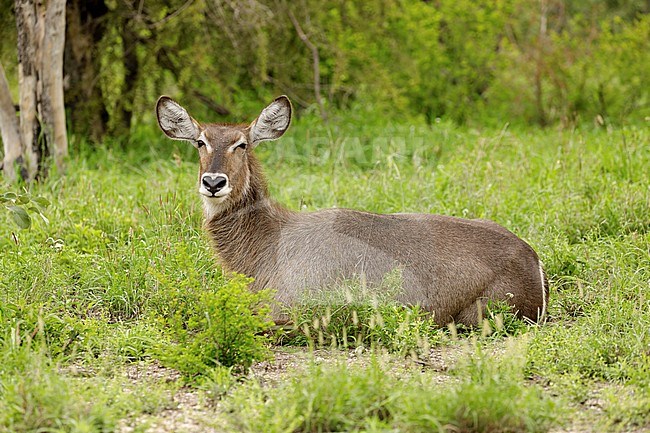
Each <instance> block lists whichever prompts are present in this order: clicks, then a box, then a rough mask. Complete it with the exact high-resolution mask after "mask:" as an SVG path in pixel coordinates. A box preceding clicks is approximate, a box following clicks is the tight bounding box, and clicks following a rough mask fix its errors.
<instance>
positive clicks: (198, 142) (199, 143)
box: [196, 138, 205, 149]
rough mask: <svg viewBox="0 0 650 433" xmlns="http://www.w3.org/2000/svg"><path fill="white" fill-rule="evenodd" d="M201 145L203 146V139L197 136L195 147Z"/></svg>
mask: <svg viewBox="0 0 650 433" xmlns="http://www.w3.org/2000/svg"><path fill="white" fill-rule="evenodd" d="M203 146H205V141H203V140H201V139H200V138H199V139H198V140H196V147H197V148H199V149H200V148H202V147H203Z"/></svg>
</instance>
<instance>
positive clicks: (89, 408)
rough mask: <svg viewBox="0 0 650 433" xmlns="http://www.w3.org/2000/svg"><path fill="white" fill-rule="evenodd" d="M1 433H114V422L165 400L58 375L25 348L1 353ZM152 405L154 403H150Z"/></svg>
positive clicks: (110, 383) (121, 385)
mask: <svg viewBox="0 0 650 433" xmlns="http://www.w3.org/2000/svg"><path fill="white" fill-rule="evenodd" d="M0 364H1V365H2V369H0V384H1V386H0V431H3V432H13V433H23V432H24V433H27V432H35V431H57V432H58V431H61V432H92V433H95V432H96V433H101V432H108V431H114V430H115V428H116V426H117V424H118V421H119V420H120V419H121V418H123V417H125V416H127V415H129V414H131V413H137V412H138V411H140V410H142V409H143V408H144V407H145V406H148V410H151V411H152V412H155V411H156V410H159V409H161V408H162V407H164V404H166V403H165V402H164V400H160V399H158V402H156V403H154V402H155V400H156V399H157V398H158V397H156V396H155V395H154V394H155V392H154V391H152V390H129V391H126V385H125V384H124V383H119V382H118V381H116V380H111V379H102V380H101V381H85V382H79V381H78V380H75V379H71V378H69V377H64V376H61V375H60V374H59V373H58V372H57V367H56V365H53V363H52V362H51V361H50V359H48V358H47V357H46V356H44V355H43V354H42V353H41V352H39V351H38V349H36V350H30V347H29V345H26V346H23V347H11V345H10V344H8V343H7V342H5V343H4V344H3V345H2V350H0ZM152 403H153V404H152Z"/></svg>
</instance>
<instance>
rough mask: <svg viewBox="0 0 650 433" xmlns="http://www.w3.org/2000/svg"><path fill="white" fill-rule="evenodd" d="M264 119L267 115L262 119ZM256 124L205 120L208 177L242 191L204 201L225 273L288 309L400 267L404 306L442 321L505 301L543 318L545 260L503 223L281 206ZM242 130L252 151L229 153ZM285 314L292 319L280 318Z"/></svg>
mask: <svg viewBox="0 0 650 433" xmlns="http://www.w3.org/2000/svg"><path fill="white" fill-rule="evenodd" d="M276 101H277V100H276ZM287 103H288V100H287ZM270 107H271V106H270ZM263 114H264V112H263ZM272 114H275V113H272ZM159 117H160V114H159ZM260 119H261V120H260ZM272 120H273V119H272ZM262 121H265V118H262V115H261V116H260V118H258V120H256V122H262ZM256 122H254V123H253V124H251V125H250V126H247V125H220V124H206V125H200V124H198V122H197V125H198V128H199V131H200V132H201V133H202V137H205V138H206V139H207V140H209V142H210V145H211V148H213V151H212V153H209V152H208V150H207V149H206V147H207V146H205V147H202V148H200V149H199V154H200V176H201V175H202V174H203V173H205V172H219V173H225V174H227V176H228V178H229V180H230V186H231V187H232V192H230V194H228V196H227V197H226V198H225V200H223V201H221V202H220V203H219V204H218V205H213V204H212V201H211V200H213V199H211V198H204V205H205V213H206V221H205V227H206V229H207V231H208V233H209V234H210V237H211V239H212V242H213V245H214V248H215V250H216V252H217V255H218V257H219V259H220V261H221V264H222V265H223V267H224V268H225V269H227V270H229V271H234V272H238V273H242V274H245V275H248V276H250V277H253V278H254V279H255V281H254V283H253V284H252V289H253V290H258V289H261V288H265V287H271V288H274V289H276V290H277V300H278V301H279V302H280V303H282V304H287V305H292V304H296V303H299V302H301V301H302V300H304V299H305V297H308V296H309V295H310V293H312V292H314V291H317V290H328V289H330V288H332V287H334V286H335V285H336V284H337V282H340V281H341V280H342V279H352V278H358V277H360V276H362V277H363V278H364V279H365V280H366V281H367V282H368V283H369V285H370V287H373V286H377V285H378V283H380V282H381V281H382V279H383V278H384V276H385V275H386V274H388V273H390V272H391V271H393V270H395V269H396V268H397V269H400V271H401V275H402V285H403V287H402V291H401V293H399V294H397V295H396V298H397V300H398V301H399V302H401V303H403V304H406V305H420V306H421V307H423V308H425V309H426V310H428V311H431V312H433V313H434V314H435V320H436V321H437V322H438V323H439V324H445V323H448V322H451V321H455V322H458V323H463V324H469V325H475V324H477V323H478V320H479V315H480V314H481V312H480V310H482V309H483V308H484V307H485V305H486V304H487V302H488V301H489V300H502V301H505V302H507V303H509V304H510V305H512V306H513V308H514V309H515V310H516V311H517V312H518V314H519V315H520V316H523V317H526V318H528V319H530V320H532V321H538V320H540V319H541V315H542V313H543V312H544V311H545V309H546V300H548V286H547V284H546V282H545V277H544V275H543V274H541V275H540V270H541V267H540V263H539V259H538V257H537V254H536V253H535V251H533V249H532V248H531V247H530V246H528V245H527V244H526V243H525V242H524V241H522V240H521V239H519V238H518V237H517V236H515V235H514V234H513V233H511V232H510V231H508V230H506V229H505V228H503V227H502V226H500V225H498V224H496V223H494V222H491V221H485V220H466V219H460V218H452V217H447V216H440V215H429V214H392V215H379V214H373V213H367V212H360V211H355V210H349V209H329V210H323V211H318V212H311V213H301V212H292V211H289V210H287V209H286V208H284V207H282V206H281V205H279V204H277V203H275V202H273V201H272V200H271V199H270V198H269V196H268V189H267V186H266V181H265V178H264V175H263V172H262V168H261V166H260V164H259V162H258V161H257V159H256V158H255V156H254V155H253V153H252V149H253V148H254V147H255V146H256V145H257V142H250V141H251V138H252V137H253V136H254V135H253V132H251V129H252V128H255V124H256ZM161 127H162V126H161ZM286 127H288V123H287V124H286V126H284V128H285V129H283V130H282V131H280V132H279V135H282V133H283V132H284V130H286ZM264 133H267V134H268V130H265V131H264ZM242 134H243V135H244V136H245V137H246V138H247V140H248V141H249V143H248V145H247V147H246V149H239V148H237V149H235V150H234V151H233V152H229V151H228V149H230V148H231V147H232V146H233V145H235V144H236V143H237V140H240V139H241V136H242ZM168 135H169V134H168ZM279 135H278V136H279ZM170 136H171V135H170ZM173 138H177V137H173ZM274 138H278V137H277V136H273V137H272V138H271V139H274ZM264 139H269V138H264ZM201 149H203V150H201ZM276 318H277V319H283V318H282V317H281V315H280V314H278V313H276Z"/></svg>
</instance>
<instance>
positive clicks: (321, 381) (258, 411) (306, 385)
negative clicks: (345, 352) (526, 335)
mask: <svg viewBox="0 0 650 433" xmlns="http://www.w3.org/2000/svg"><path fill="white" fill-rule="evenodd" d="M504 359H505V360H503V359H502V360H497V359H494V358H491V357H488V356H485V355H482V354H481V353H480V351H479V353H478V355H477V357H476V358H475V359H471V360H469V361H468V362H467V363H466V364H465V365H461V366H459V367H457V369H456V370H455V371H454V376H453V379H452V380H451V381H449V382H447V383H440V377H439V376H437V375H436V374H435V373H431V372H428V373H424V374H422V373H419V372H416V373H415V374H413V373H414V372H407V373H406V374H405V377H403V378H402V379H401V380H400V379H397V378H396V377H395V375H393V374H390V373H389V371H388V370H387V369H386V367H384V366H382V365H381V363H380V361H379V360H378V359H377V358H373V359H372V360H371V363H370V365H368V366H365V367H358V366H357V367H349V366H347V364H345V363H340V364H337V365H335V366H333V367H323V366H322V365H318V364H312V365H311V366H310V367H309V368H308V369H307V371H303V372H299V373H297V374H295V375H294V376H293V377H291V378H290V379H289V380H287V381H286V382H283V383H281V384H280V385H279V386H278V387H277V388H273V389H263V388H261V387H260V386H259V385H258V384H256V383H255V382H252V383H249V384H247V385H246V386H244V387H241V388H240V389H238V390H237V391H235V393H234V394H233V395H232V396H231V398H230V399H229V401H228V413H229V414H230V415H229V429H230V431H243V432H259V431H267V432H284V431H301V432H303V431H304V432H314V431H318V432H336V431H367V432H379V431H401V432H431V431H439V432H454V431H461V432H520V431H530V432H543V431H548V429H549V427H550V426H551V425H553V424H555V423H557V419H558V418H559V416H560V414H561V409H559V408H558V405H557V404H556V403H555V402H553V401H552V400H551V399H550V398H549V397H545V396H544V395H543V392H542V391H541V389H540V388H539V387H537V386H535V385H533V386H527V385H525V384H524V381H523V379H524V377H523V367H524V363H525V360H524V359H523V358H522V357H521V352H520V351H519V350H515V351H513V352H509V353H507V354H506V357H505V358H504Z"/></svg>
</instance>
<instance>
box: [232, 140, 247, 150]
mask: <svg viewBox="0 0 650 433" xmlns="http://www.w3.org/2000/svg"><path fill="white" fill-rule="evenodd" d="M247 144H248V143H246V142H245V141H242V142H241V143H239V144H238V145H237V147H235V149H246V145H247Z"/></svg>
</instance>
